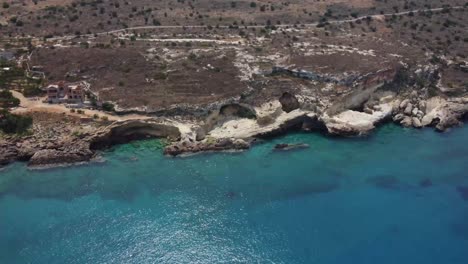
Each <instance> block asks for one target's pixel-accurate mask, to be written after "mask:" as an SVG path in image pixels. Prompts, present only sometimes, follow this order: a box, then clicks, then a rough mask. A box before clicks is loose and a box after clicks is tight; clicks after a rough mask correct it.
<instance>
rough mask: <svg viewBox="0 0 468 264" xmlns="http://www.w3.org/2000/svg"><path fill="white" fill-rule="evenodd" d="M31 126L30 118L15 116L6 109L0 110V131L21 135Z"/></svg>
mask: <svg viewBox="0 0 468 264" xmlns="http://www.w3.org/2000/svg"><path fill="white" fill-rule="evenodd" d="M31 125H32V118H31V117H30V116H22V115H15V114H11V113H10V112H8V111H7V110H6V109H2V110H0V130H2V131H3V132H4V133H7V134H15V133H16V134H21V133H24V132H26V131H27V130H28V129H29V127H31Z"/></svg>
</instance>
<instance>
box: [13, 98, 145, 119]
mask: <svg viewBox="0 0 468 264" xmlns="http://www.w3.org/2000/svg"><path fill="white" fill-rule="evenodd" d="M11 93H12V94H13V96H14V97H16V98H18V99H19V100H20V107H18V108H16V109H14V110H13V111H12V112H13V113H27V112H31V111H43V112H51V113H65V114H67V115H73V116H78V117H91V118H92V117H94V115H98V116H99V117H103V116H106V117H107V118H108V119H109V120H111V121H126V120H144V119H150V118H151V117H149V116H144V115H137V114H132V115H123V116H118V115H113V114H109V113H107V112H104V111H101V110H90V109H84V114H78V113H76V112H75V113H72V112H70V108H67V107H65V105H62V104H48V103H44V102H42V101H43V100H44V98H35V99H30V98H26V97H25V96H24V95H23V94H22V93H20V92H17V91H11Z"/></svg>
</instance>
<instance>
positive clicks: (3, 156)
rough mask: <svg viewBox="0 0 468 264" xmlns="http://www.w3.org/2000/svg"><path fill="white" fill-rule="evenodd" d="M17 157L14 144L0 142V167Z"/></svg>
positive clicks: (16, 149)
mask: <svg viewBox="0 0 468 264" xmlns="http://www.w3.org/2000/svg"><path fill="white" fill-rule="evenodd" d="M17 157H18V148H17V147H16V145H15V144H14V143H11V142H8V141H0V166H4V165H7V164H9V163H11V162H13V161H15V160H17Z"/></svg>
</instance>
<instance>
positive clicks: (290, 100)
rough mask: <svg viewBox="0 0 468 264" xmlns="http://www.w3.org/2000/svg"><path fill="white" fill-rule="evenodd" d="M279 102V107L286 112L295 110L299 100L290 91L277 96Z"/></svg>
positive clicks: (298, 105)
mask: <svg viewBox="0 0 468 264" xmlns="http://www.w3.org/2000/svg"><path fill="white" fill-rule="evenodd" d="M279 102H280V103H281V108H282V109H283V111H285V112H286V113H289V112H291V111H293V110H296V109H298V108H299V107H300V104H299V101H298V100H297V98H296V96H294V95H293V94H291V93H288V92H285V93H283V95H281V97H280V98H279Z"/></svg>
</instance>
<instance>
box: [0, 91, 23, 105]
mask: <svg viewBox="0 0 468 264" xmlns="http://www.w3.org/2000/svg"><path fill="white" fill-rule="evenodd" d="M19 104H20V100H19V99H18V98H16V97H13V94H11V92H10V91H8V90H3V91H0V107H4V108H9V107H16V106H18V105H19Z"/></svg>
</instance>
